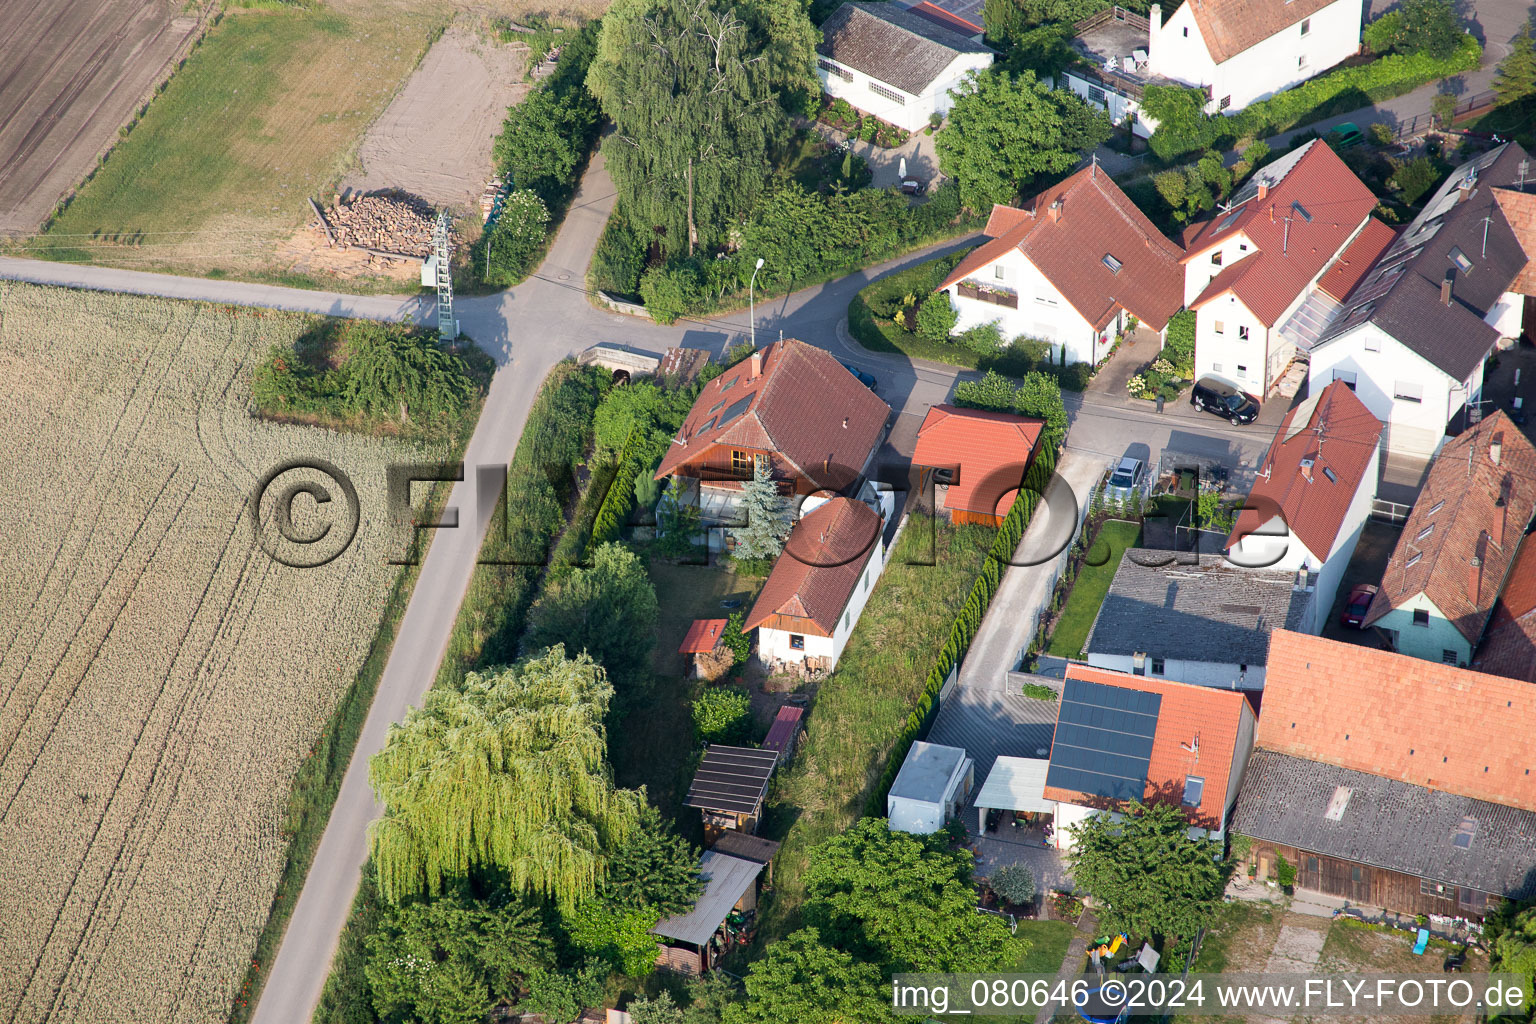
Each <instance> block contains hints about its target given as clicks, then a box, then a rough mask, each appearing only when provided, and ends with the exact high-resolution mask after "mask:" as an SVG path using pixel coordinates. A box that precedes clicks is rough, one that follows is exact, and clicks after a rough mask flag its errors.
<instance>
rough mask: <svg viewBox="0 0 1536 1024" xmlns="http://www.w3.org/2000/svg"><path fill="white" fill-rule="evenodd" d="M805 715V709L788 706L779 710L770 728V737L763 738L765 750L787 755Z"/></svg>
mask: <svg viewBox="0 0 1536 1024" xmlns="http://www.w3.org/2000/svg"><path fill="white" fill-rule="evenodd" d="M804 714H805V709H804V708H797V707H791V706H788V705H786V706H784V707H782V708H779V713H778V715H777V716H776V717H775V718H774V720H773V724H772V725H770V726H769V727H768V735H767V736H764V737H763V749H764V750H777V751H778V752H779V753H781V754H783V753H787V752H788V751H789V745H790V743H791V742H793V741H794V738H795V733H797V732H799V731H800V719H801V717H802V716H803V715H804Z"/></svg>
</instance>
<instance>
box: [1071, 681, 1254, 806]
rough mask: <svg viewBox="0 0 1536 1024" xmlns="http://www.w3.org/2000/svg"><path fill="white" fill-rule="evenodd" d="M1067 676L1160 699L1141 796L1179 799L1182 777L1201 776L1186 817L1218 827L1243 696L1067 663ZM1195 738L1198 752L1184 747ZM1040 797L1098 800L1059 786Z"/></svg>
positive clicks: (1085, 803)
mask: <svg viewBox="0 0 1536 1024" xmlns="http://www.w3.org/2000/svg"><path fill="white" fill-rule="evenodd" d="M1067 678H1068V679H1082V680H1085V681H1087V682H1090V683H1103V684H1104V685H1106V686H1118V687H1121V688H1123V689H1127V690H1140V691H1142V692H1144V693H1155V694H1158V695H1159V696H1160V697H1162V703H1161V704H1160V706H1159V708H1158V712H1157V728H1156V731H1155V732H1154V733H1153V736H1152V758H1151V763H1150V764H1149V765H1148V766H1147V789H1146V797H1145V799H1146V800H1148V801H1149V802H1150V801H1153V800H1155V799H1168V798H1170V797H1171V798H1172V799H1173V800H1175V801H1176V800H1179V799H1180V798H1181V797H1182V796H1183V792H1184V777H1185V776H1186V775H1197V776H1199V777H1200V778H1203V779H1204V780H1205V788H1204V791H1203V792H1202V794H1201V797H1200V806H1199V808H1198V809H1197V810H1196V812H1195V813H1193V814H1192V815H1191V818H1193V819H1196V820H1198V821H1199V822H1200V823H1201V824H1203V825H1204V826H1205V827H1207V828H1216V827H1219V826H1220V824H1221V822H1222V819H1223V818H1224V817H1225V815H1226V799H1227V782H1228V780H1229V778H1230V776H1231V773H1232V759H1233V754H1234V752H1235V751H1236V748H1237V743H1238V733H1239V730H1240V727H1241V725H1242V720H1243V713H1244V712H1243V708H1244V706H1245V705H1247V699H1246V698H1245V697H1244V696H1243V695H1242V694H1241V693H1238V692H1237V691H1236V690H1217V689H1214V688H1212V687H1209V686H1194V685H1191V684H1189V683H1173V682H1166V681H1164V680H1161V679H1149V678H1147V677H1146V676H1133V675H1127V674H1126V673H1124V672H1111V671H1109V670H1107V669H1101V668H1089V667H1088V666H1087V665H1076V664H1074V665H1068V666H1067ZM1252 710H1253V709H1252V706H1251V705H1250V706H1248V711H1249V713H1250V714H1251V713H1252ZM1197 739H1198V741H1199V742H1198V747H1199V753H1198V754H1196V753H1194V752H1193V751H1191V750H1186V749H1185V747H1186V746H1196V745H1197V744H1196V742H1195V741H1196V740H1197ZM1053 742H1054V740H1053ZM1045 798H1046V799H1047V800H1060V801H1062V802H1063V803H1075V804H1080V805H1082V806H1093V805H1094V802H1095V801H1097V799H1098V798H1097V797H1092V796H1089V795H1087V794H1084V793H1079V792H1075V791H1073V790H1068V789H1062V788H1061V787H1059V786H1046V787H1045Z"/></svg>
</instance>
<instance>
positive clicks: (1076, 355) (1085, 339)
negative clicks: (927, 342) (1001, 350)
mask: <svg viewBox="0 0 1536 1024" xmlns="http://www.w3.org/2000/svg"><path fill="white" fill-rule="evenodd" d="M1040 216H1042V217H1048V216H1050V214H1049V213H1046V212H1044V211H1042V212H1041V214H1040ZM997 268H1001V269H1002V276H1001V277H998V276H997V273H996V271H997ZM960 283H972V284H983V285H989V286H991V287H994V288H1000V289H1005V290H1008V291H1012V292H1014V293H1016V294H1017V295H1018V297H1019V308H1018V309H1009V308H1008V307H1007V306H999V305H997V304H996V303H992V302H987V301H985V300H982V299H968V298H965V297H963V296H962V295H961V294H960V292H959V290H958V287H957V286H958V285H959V284H960ZM945 291H946V292H947V293H948V295H949V300H950V302H952V303H953V304H954V307H955V310H956V311H957V312H958V313H959V320H958V321H957V322H956V324H955V331H956V333H959V332H960V331H964V330H967V329H969V328H971V327H976V326H978V325H980V324H987V323H992V322H993V321H997V323H998V324H999V325H1000V326H1001V327H1002V331H1003V337H1004V339H1005V340H1008V341H1011V340H1013V338H1015V337H1016V336H1018V335H1020V334H1027V335H1029V336H1030V337H1031V338H1040V339H1041V340H1044V341H1049V342H1051V355H1052V358H1053V360H1059V359H1060V358H1061V354H1060V353H1061V349H1062V346H1065V347H1066V350H1067V362H1069V363H1079V362H1080V363H1096V362H1098V361H1099V359H1100V358H1101V357H1102V356H1103V355H1104V353H1106V352H1108V351H1109V346H1110V345H1111V344H1113V343H1114V340H1115V330H1116V324H1115V323H1111V324H1110V325H1109V327H1107V328H1105V330H1104V331H1103V332H1097V331H1095V330H1094V329H1093V325H1092V324H1090V323H1089V322H1088V321H1087V320H1085V319H1084V318H1083V316H1082V314H1080V313H1079V312H1078V311H1077V310H1076V309H1075V308H1074V307H1073V306H1072V304H1071V303H1070V302H1068V301H1067V299H1066V296H1064V295H1062V293H1061V292H1060V291H1059V290H1058V289H1057V288H1056V286H1055V285H1053V284H1052V283H1051V282H1050V280H1049V279H1048V278H1047V277H1046V276H1045V275H1044V274H1043V273H1041V272H1040V270H1039V268H1037V267H1036V266H1035V265H1034V263H1032V262H1030V260H1029V258H1028V257H1026V256H1025V255H1024V254H1023V253H1022V252H1020V251H1019V250H1018V249H1009V250H1008V251H1007V252H1005V253H1003V254H1002V255H1001V256H999V257H998V258H997V259H996V260H994V261H993V262H992V263H989V264H988V265H987V266H985V267H981V268H980V269H978V270H977V271H975V272H974V273H972V274H971V275H970V276H969V277H967V278H965V279H964V282H956V284H952V285H950V286H949V287H948V288H947V289H945ZM1122 315H1123V314H1122ZM1106 336H1107V338H1108V340H1107V341H1106V340H1105V338H1106Z"/></svg>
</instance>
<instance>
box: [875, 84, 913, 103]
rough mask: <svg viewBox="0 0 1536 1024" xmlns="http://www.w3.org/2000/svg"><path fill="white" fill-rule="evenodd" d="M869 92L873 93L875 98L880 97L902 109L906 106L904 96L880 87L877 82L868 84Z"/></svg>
mask: <svg viewBox="0 0 1536 1024" xmlns="http://www.w3.org/2000/svg"><path fill="white" fill-rule="evenodd" d="M869 91H870V92H872V93H874V94H875V95H876V96H881V97H884V98H885V99H888V100H890V101H891V102H892V103H894V104H896V105H897V106H898V107H904V106H906V105H907V98H906V97H905V96H903V95H902V94H901V93H899V92H897V91H896V90H895V89H888V88H886V87H885V86H883V85H881V84H880V83H879V82H874V81H872V82H870V83H869Z"/></svg>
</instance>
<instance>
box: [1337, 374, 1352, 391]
mask: <svg viewBox="0 0 1536 1024" xmlns="http://www.w3.org/2000/svg"><path fill="white" fill-rule="evenodd" d="M1333 379H1334V380H1341V381H1343V382H1344V386H1345V387H1347V388H1349V390H1351V391H1353V390H1355V372H1354V371H1353V370H1334V371H1333Z"/></svg>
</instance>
